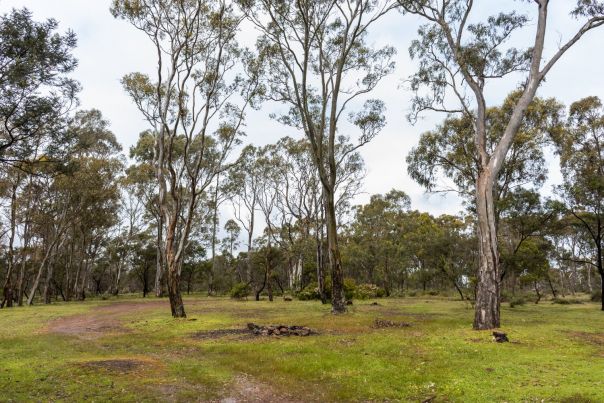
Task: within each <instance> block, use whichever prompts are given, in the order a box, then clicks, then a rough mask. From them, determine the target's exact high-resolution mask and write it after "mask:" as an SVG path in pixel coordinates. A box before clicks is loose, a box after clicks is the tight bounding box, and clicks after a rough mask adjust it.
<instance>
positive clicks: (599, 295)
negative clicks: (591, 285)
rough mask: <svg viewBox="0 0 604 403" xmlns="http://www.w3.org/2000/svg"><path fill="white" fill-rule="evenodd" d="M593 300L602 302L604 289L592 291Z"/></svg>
mask: <svg viewBox="0 0 604 403" xmlns="http://www.w3.org/2000/svg"><path fill="white" fill-rule="evenodd" d="M591 301H592V302H602V291H594V292H592V293H591Z"/></svg>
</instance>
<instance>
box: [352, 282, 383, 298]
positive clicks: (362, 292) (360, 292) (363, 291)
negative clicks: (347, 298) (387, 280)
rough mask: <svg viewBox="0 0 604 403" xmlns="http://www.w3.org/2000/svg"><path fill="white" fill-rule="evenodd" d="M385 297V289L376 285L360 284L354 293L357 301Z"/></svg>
mask: <svg viewBox="0 0 604 403" xmlns="http://www.w3.org/2000/svg"><path fill="white" fill-rule="evenodd" d="M384 295H386V292H385V291H384V289H383V288H381V287H378V286H377V285H375V284H359V285H358V286H357V287H356V290H355V292H354V297H355V298H357V299H369V298H382V297H383V296H384Z"/></svg>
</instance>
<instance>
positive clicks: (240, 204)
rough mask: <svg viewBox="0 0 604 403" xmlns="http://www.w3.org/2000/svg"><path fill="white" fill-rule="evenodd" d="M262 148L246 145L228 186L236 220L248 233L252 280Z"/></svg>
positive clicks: (247, 275) (248, 274) (249, 279)
mask: <svg viewBox="0 0 604 403" xmlns="http://www.w3.org/2000/svg"><path fill="white" fill-rule="evenodd" d="M260 153H261V150H260V149H259V148H258V147H256V146H253V145H248V146H246V147H245V148H244V149H243V150H242V151H241V155H240V158H239V163H238V164H237V165H235V166H234V167H233V169H231V170H229V173H228V175H229V176H228V178H227V187H228V188H229V189H231V191H230V192H229V195H230V202H231V205H232V207H233V215H234V218H235V220H236V221H237V222H238V223H239V224H240V225H241V227H242V228H243V229H244V231H245V233H246V248H247V252H246V272H245V281H246V282H247V283H251V282H252V252H253V250H254V230H255V229H256V213H257V211H258V209H259V206H258V202H259V197H260V196H259V193H260V186H261V182H262V178H261V175H262V172H260V171H259V170H258V169H257V168H258V167H257V164H256V162H257V160H258V158H259V157H260Z"/></svg>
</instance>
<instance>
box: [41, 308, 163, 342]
mask: <svg viewBox="0 0 604 403" xmlns="http://www.w3.org/2000/svg"><path fill="white" fill-rule="evenodd" d="M160 307H165V308H167V309H169V307H168V301H161V300H160V301H153V302H118V303H114V304H111V305H105V306H101V307H96V308H93V309H92V310H90V311H89V312H87V313H85V314H78V315H73V316H67V317H65V318H60V319H56V320H54V321H52V322H50V323H49V324H48V326H47V328H46V330H47V331H48V332H50V333H60V334H68V335H73V336H77V337H79V338H81V339H86V340H92V339H96V338H98V337H101V336H103V335H105V334H108V333H127V332H128V329H126V328H125V327H123V326H122V319H123V317H124V316H127V315H130V314H132V313H138V312H144V311H148V310H152V309H155V308H160Z"/></svg>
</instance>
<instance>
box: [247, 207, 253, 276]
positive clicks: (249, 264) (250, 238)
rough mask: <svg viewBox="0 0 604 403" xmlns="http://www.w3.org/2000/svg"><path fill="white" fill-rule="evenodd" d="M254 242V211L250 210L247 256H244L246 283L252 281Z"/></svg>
mask: <svg viewBox="0 0 604 403" xmlns="http://www.w3.org/2000/svg"><path fill="white" fill-rule="evenodd" d="M253 242H254V212H252V217H251V219H250V229H249V232H248V234H247V256H246V257H245V262H246V266H247V267H246V273H245V274H246V282H247V283H248V284H251V283H252V248H253Z"/></svg>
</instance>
